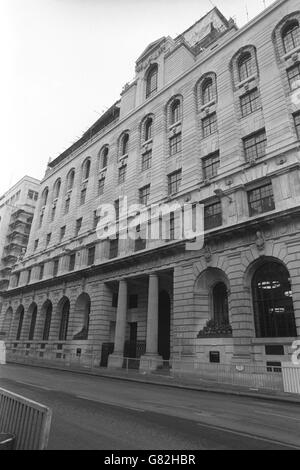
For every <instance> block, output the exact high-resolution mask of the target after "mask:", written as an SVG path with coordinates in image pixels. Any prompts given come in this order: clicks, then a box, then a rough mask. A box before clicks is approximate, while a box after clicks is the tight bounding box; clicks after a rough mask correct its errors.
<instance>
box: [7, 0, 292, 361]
mask: <svg viewBox="0 0 300 470" xmlns="http://www.w3.org/2000/svg"><path fill="white" fill-rule="evenodd" d="M135 70H136V75H135V79H134V80H133V81H132V82H131V83H129V84H127V85H126V86H125V87H124V88H123V91H122V93H121V98H120V100H119V101H117V102H116V103H115V104H114V105H113V106H112V107H111V108H110V109H109V110H108V111H107V112H106V113H105V114H104V115H103V116H102V117H100V119H99V120H98V121H97V122H95V123H94V124H93V125H92V126H91V127H90V129H89V130H88V131H87V132H86V133H85V134H84V135H83V136H82V138H81V139H80V140H78V141H77V142H76V143H75V144H74V145H72V147H70V148H68V149H67V150H66V151H65V152H63V153H62V154H61V155H60V156H58V157H57V158H55V159H54V160H53V161H52V162H51V163H50V164H49V166H48V169H47V172H46V175H45V178H44V179H43V181H42V183H41V191H40V197H39V199H38V203H37V210H36V212H35V215H34V219H33V225H32V230H31V233H30V237H29V244H28V249H27V252H26V255H25V257H24V258H23V260H22V262H21V263H19V264H18V265H17V266H16V268H15V269H14V271H13V273H12V275H11V277H10V284H9V287H8V289H7V290H6V292H4V293H3V296H4V304H3V308H2V328H0V329H2V330H5V331H7V335H8V336H7V337H8V347H9V349H10V351H11V353H12V354H13V351H17V350H18V349H20V350H23V348H24V354H27V355H32V356H35V357H36V358H38V359H39V360H41V361H42V360H45V359H47V358H54V359H55V360H58V361H59V360H60V358H64V357H66V356H68V354H70V353H73V354H76V355H78V356H81V358H84V357H86V358H87V359H88V358H89V357H90V356H89V355H90V353H91V352H93V354H95V355H96V356H97V360H98V361H99V362H98V363H99V364H101V365H102V366H105V365H108V367H120V366H122V362H123V361H122V358H123V356H126V357H131V358H141V361H140V367H145V364H146V363H147V359H148V358H153V359H155V360H157V362H155V361H154V362H153V363H154V364H160V361H161V360H162V359H163V360H166V361H168V360H169V359H178V360H184V361H191V362H193V361H196V360H197V361H200V362H203V363H209V362H221V363H226V364H244V363H256V364H261V365H265V366H266V367H271V366H272V365H276V364H277V365H278V363H281V362H282V361H289V360H290V355H291V352H292V349H291V345H292V343H293V341H294V340H295V339H297V338H298V339H299V337H300V254H299V253H300V249H299V248H300V233H299V231H300V206H299V203H300V140H299V139H300V97H299V93H300V91H299V90H300V88H299V85H300V11H299V1H298V0H277V1H276V2H274V3H273V4H272V5H271V6H269V7H268V8H267V9H265V10H264V11H263V12H262V13H261V14H259V15H258V16H257V17H256V18H254V19H253V20H251V21H250V22H249V23H248V24H246V25H245V26H244V27H242V28H241V29H238V28H237V26H236V24H235V23H234V21H233V20H232V19H230V20H227V19H226V18H225V17H224V16H223V15H222V14H221V13H220V11H219V10H218V9H217V8H214V9H213V10H211V11H210V12H209V13H208V14H207V15H206V16H204V17H203V18H201V19H200V20H199V21H197V22H196V23H195V24H193V25H192V26H191V27H190V28H189V29H187V30H186V31H184V32H183V33H182V34H180V35H179V36H178V37H176V38H171V37H169V36H167V37H162V38H160V39H158V40H156V41H154V42H153V43H151V44H150V45H149V46H148V47H147V48H146V49H145V50H144V52H143V53H142V54H141V55H140V57H139V58H138V59H137V61H136V68H135ZM125 197H126V198H127V199H126V201H127V204H128V206H130V207H132V204H137V203H139V202H142V203H143V204H145V205H146V206H147V207H150V206H151V205H155V204H156V205H159V204H161V205H163V204H167V203H168V204H170V203H174V202H177V203H180V205H181V206H183V205H184V204H189V205H191V206H192V208H196V209H197V207H200V206H201V207H203V206H204V228H205V237H204V245H203V246H199V247H198V248H196V245H195V247H194V249H192V250H191V249H187V245H186V240H185V239H178V238H177V237H176V236H175V232H176V230H177V231H178V227H179V226H180V220H181V217H182V210H181V208H180V209H176V210H175V209H174V210H172V211H171V212H170V213H169V214H168V215H167V216H164V217H162V216H161V217H158V226H159V227H160V228H161V230H162V232H163V231H164V230H163V228H164V227H167V228H168V229H167V230H165V232H164V233H165V235H164V236H162V237H161V238H160V239H146V237H145V233H147V230H148V229H149V224H148V223H141V224H139V225H138V226H137V227H136V233H137V236H138V238H137V239H136V240H132V239H130V238H127V239H124V237H123V236H122V235H123V234H124V227H123V224H122V222H123V219H124V218H125V219H126V218H127V216H124V214H123V211H122V205H123V202H124V200H125ZM100 204H114V207H115V209H116V211H117V223H116V230H117V233H118V236H117V237H116V238H115V239H113V238H112V239H109V238H108V237H107V238H104V239H102V238H101V239H100V238H99V232H98V231H96V227H97V224H98V222H99V211H98V208H99V205H100ZM102 215H103V214H102ZM128 218H129V219H130V220H131V216H128ZM100 223H101V218H100ZM98 227H99V224H98Z"/></svg>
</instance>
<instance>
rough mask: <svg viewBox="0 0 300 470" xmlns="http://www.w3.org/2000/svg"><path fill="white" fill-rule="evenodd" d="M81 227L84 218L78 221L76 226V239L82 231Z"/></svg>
mask: <svg viewBox="0 0 300 470" xmlns="http://www.w3.org/2000/svg"><path fill="white" fill-rule="evenodd" d="M81 225H82V217H80V219H77V220H76V226H75V237H77V236H78V234H79V232H80V230H81Z"/></svg>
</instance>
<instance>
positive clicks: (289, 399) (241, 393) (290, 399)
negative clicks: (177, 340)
mask: <svg viewBox="0 0 300 470" xmlns="http://www.w3.org/2000/svg"><path fill="white" fill-rule="evenodd" d="M8 364H10V365H17V366H25V367H37V368H40V369H51V370H56V371H61V372H69V373H72V374H80V375H88V376H91V377H101V378H107V379H113V380H123V381H127V382H135V383H144V384H147V385H158V386H161V387H169V388H177V389H181V390H192V391H195V392H207V393H217V394H222V395H231V396H238V397H246V398H254V399H259V400H266V401H276V402H282V403H291V404H298V405H299V404H300V396H299V399H298V397H296V396H293V395H288V396H281V395H274V394H267V393H262V392H260V391H259V390H257V392H256V391H255V392H250V391H249V392H248V391H246V390H231V389H226V388H219V389H215V388H211V387H201V386H199V385H193V384H184V383H181V384H180V383H166V382H163V381H159V380H158V381H151V380H149V379H147V378H146V377H145V378H138V377H129V376H121V375H108V374H103V373H101V372H100V373H98V371H95V372H93V371H91V370H78V369H73V368H63V367H59V368H58V367H55V366H53V365H51V364H43V365H42V364H26V363H18V362H9V363H8ZM157 377H161V376H157ZM172 378H173V377H172Z"/></svg>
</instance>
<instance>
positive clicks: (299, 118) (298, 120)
mask: <svg viewBox="0 0 300 470" xmlns="http://www.w3.org/2000/svg"><path fill="white" fill-rule="evenodd" d="M294 122H295V127H296V132H297V137H298V140H300V112H299V113H297V114H294Z"/></svg>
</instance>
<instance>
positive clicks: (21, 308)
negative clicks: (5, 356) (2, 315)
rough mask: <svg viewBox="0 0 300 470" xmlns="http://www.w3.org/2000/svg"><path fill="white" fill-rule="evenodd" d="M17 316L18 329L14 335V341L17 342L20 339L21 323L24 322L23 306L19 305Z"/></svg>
mask: <svg viewBox="0 0 300 470" xmlns="http://www.w3.org/2000/svg"><path fill="white" fill-rule="evenodd" d="M17 315H18V316H19V324H18V329H17V334H16V341H19V340H20V338H21V333H22V327H23V321H24V307H23V305H20V307H19V308H18V310H17Z"/></svg>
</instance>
